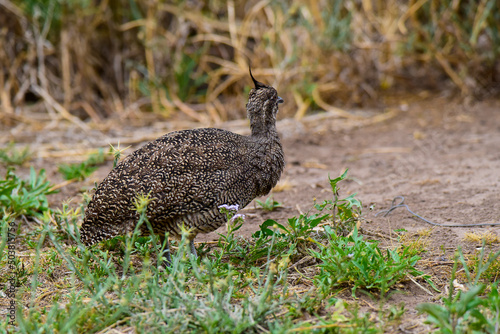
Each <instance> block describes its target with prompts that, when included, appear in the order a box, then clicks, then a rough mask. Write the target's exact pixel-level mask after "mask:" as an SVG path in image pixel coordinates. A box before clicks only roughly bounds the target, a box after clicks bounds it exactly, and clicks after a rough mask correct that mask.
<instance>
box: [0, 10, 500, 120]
mask: <svg viewBox="0 0 500 334" xmlns="http://www.w3.org/2000/svg"><path fill="white" fill-rule="evenodd" d="M0 22H1V24H0V43H1V45H2V46H1V47H0V69H1V71H0V102H1V113H0V114H1V115H2V117H1V118H2V119H3V120H4V123H5V122H15V120H16V119H22V117H23V113H25V112H26V110H29V112H31V113H45V114H48V115H52V116H53V117H58V118H65V119H68V120H71V121H74V122H81V121H88V120H93V121H95V122H99V121H102V120H104V119H106V118H110V117H112V118H120V119H134V118H139V117H141V116H142V115H144V113H145V112H147V113H153V114H155V115H162V116H165V117H173V116H180V117H184V118H187V119H189V120H194V121H200V122H209V123H218V122H220V121H225V120H228V119H237V118H243V117H245V111H244V108H243V106H244V103H245V102H246V94H247V92H248V90H249V89H250V79H249V76H248V65H249V64H251V65H252V68H253V73H254V75H255V77H257V78H258V80H260V81H263V82H266V83H269V84H272V85H274V86H275V87H277V88H278V91H279V93H280V95H281V96H282V97H284V98H285V100H286V104H285V105H283V109H282V114H281V117H284V116H285V117H291V116H294V117H297V118H300V117H302V116H303V115H304V114H305V113H307V112H311V111H318V110H335V107H343V106H345V107H359V106H366V105H370V104H373V103H376V101H377V100H378V99H379V98H380V96H381V95H384V94H399V93H405V94H408V93H409V94H412V93H415V92H418V91H421V90H429V91H433V92H437V93H440V92H443V91H446V92H452V93H454V94H456V95H459V96H462V97H471V98H485V97H490V96H493V95H494V94H497V93H498V91H499V82H500V77H499V71H500V61H499V60H498V59H499V57H498V56H499V53H500V33H499V28H500V9H499V2H498V1H497V0H442V1H438V0H410V1H403V0H352V1H349V0H344V1H341V0H319V1H316V0H311V1H298V0H296V1H278V0H255V1H253V0H229V1H220V0H206V1H197V0H190V1H180V0H179V1H161V0H145V1H137V0H102V1H92V0H0ZM280 109H281V108H280Z"/></svg>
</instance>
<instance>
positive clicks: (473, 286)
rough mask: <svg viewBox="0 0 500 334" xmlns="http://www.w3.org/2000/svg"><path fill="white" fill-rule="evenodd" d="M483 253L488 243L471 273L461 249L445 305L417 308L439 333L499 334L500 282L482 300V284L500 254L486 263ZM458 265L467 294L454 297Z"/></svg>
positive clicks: (424, 304) (493, 255) (462, 293)
mask: <svg viewBox="0 0 500 334" xmlns="http://www.w3.org/2000/svg"><path fill="white" fill-rule="evenodd" d="M484 249H485V241H484V240H483V247H482V249H481V253H480V255H479V260H478V261H476V262H475V263H474V266H475V267H474V270H470V269H469V266H468V265H467V261H466V260H465V258H464V255H463V253H462V250H461V248H460V247H459V248H458V251H457V254H456V255H455V264H454V266H453V270H452V275H451V278H450V285H449V289H448V296H446V297H443V299H442V301H443V304H442V305H440V304H434V303H423V304H420V305H418V306H417V310H419V311H420V312H422V313H426V314H427V315H428V317H427V321H426V322H427V323H430V324H433V325H435V326H436V327H437V328H439V330H440V333H445V334H455V333H492V334H493V333H498V330H499V325H500V297H499V294H498V282H495V283H494V284H493V285H491V286H490V291H489V293H488V294H487V296H486V297H483V296H482V294H483V293H484V292H485V290H486V288H487V286H486V285H485V284H484V283H479V281H480V279H481V276H482V275H483V274H485V273H488V269H489V267H490V266H491V265H492V264H493V263H495V262H496V261H497V259H498V258H499V256H500V251H498V252H496V253H494V254H492V255H490V256H489V257H488V260H487V261H483V259H484ZM459 262H460V263H461V264H462V266H463V268H464V273H465V276H466V279H467V283H466V284H465V285H466V287H467V290H466V291H461V290H458V291H457V292H456V293H455V282H456V280H455V278H456V273H457V267H458V263H459ZM474 274H475V275H474Z"/></svg>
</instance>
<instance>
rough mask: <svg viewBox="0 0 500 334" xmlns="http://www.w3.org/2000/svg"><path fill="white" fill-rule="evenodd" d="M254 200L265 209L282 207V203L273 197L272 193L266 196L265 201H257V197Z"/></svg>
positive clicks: (270, 209) (271, 209) (272, 209)
mask: <svg viewBox="0 0 500 334" xmlns="http://www.w3.org/2000/svg"><path fill="white" fill-rule="evenodd" d="M255 202H256V203H257V204H258V205H259V206H260V207H261V208H262V209H263V210H265V211H274V210H276V209H278V208H282V207H283V204H281V203H280V202H277V201H275V200H274V199H273V195H271V196H269V197H268V198H266V201H265V202H262V201H259V200H258V199H256V200H255Z"/></svg>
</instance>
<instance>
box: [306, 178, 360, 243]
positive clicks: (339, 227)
mask: <svg viewBox="0 0 500 334" xmlns="http://www.w3.org/2000/svg"><path fill="white" fill-rule="evenodd" d="M348 171H349V169H346V170H345V171H344V173H342V175H340V176H339V177H336V178H334V179H331V178H330V177H328V179H329V180H330V186H331V188H332V192H333V199H331V200H325V201H324V202H323V203H322V204H316V205H315V207H316V209H317V210H319V211H321V212H323V211H325V210H326V211H327V212H328V211H329V212H330V219H331V221H332V222H333V226H334V227H335V233H337V234H339V235H344V236H345V235H347V234H349V233H350V232H351V231H352V229H353V228H354V226H355V225H356V223H357V221H358V220H359V219H360V218H361V208H362V207H363V205H362V203H361V201H360V200H358V199H357V198H356V197H355V196H356V194H351V195H349V196H347V197H345V198H339V187H338V183H339V182H340V181H343V180H344V179H345V178H346V177H347V172H348Z"/></svg>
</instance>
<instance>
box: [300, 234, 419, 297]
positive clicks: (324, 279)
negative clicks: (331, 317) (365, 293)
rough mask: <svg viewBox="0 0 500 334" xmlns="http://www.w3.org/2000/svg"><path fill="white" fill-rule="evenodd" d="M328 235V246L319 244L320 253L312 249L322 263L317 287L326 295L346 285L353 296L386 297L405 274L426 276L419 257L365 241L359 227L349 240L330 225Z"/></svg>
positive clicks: (405, 250) (404, 250)
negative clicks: (372, 293)
mask: <svg viewBox="0 0 500 334" xmlns="http://www.w3.org/2000/svg"><path fill="white" fill-rule="evenodd" d="M325 232H326V235H327V237H328V241H329V244H328V245H327V246H323V245H320V246H319V251H314V250H310V252H311V254H312V255H313V256H314V257H315V258H317V259H318V260H320V261H321V263H320V264H319V265H318V266H319V267H320V270H321V271H320V273H319V274H318V275H317V276H316V277H315V278H314V284H315V285H316V286H317V287H318V288H319V289H320V291H321V292H322V293H323V294H324V295H329V294H330V293H332V292H334V289H337V288H340V287H343V286H346V285H347V286H349V287H351V289H352V295H353V296H355V293H356V290H357V289H359V288H361V289H366V290H372V291H377V292H379V294H380V295H381V296H384V295H385V294H386V293H387V292H388V291H389V289H390V288H391V287H392V286H393V285H394V284H396V283H398V282H400V281H401V280H402V279H404V277H405V276H406V275H412V276H415V277H417V276H420V275H422V274H423V273H422V272H420V271H418V270H417V269H416V268H415V264H416V263H417V261H418V260H419V259H420V257H418V256H415V255H414V256H409V254H408V251H407V248H405V249H402V250H400V252H398V251H397V250H390V249H387V250H385V251H384V250H381V249H380V248H379V247H378V242H376V241H365V240H363V236H361V235H358V231H357V228H354V230H353V233H352V234H351V235H350V236H348V237H343V236H338V235H337V234H336V233H335V232H334V231H333V230H332V229H331V228H330V227H329V226H325Z"/></svg>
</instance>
